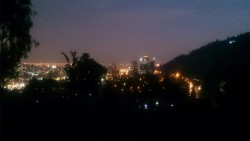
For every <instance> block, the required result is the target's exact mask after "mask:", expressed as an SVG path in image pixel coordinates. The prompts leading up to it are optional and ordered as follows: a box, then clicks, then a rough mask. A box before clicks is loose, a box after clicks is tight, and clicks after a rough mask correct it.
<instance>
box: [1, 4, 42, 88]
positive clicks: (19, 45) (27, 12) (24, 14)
mask: <svg viewBox="0 0 250 141" xmlns="http://www.w3.org/2000/svg"><path fill="white" fill-rule="evenodd" d="M33 15H35V11H34V10H33V9H32V4H31V0H2V1H1V23H0V58H1V61H0V69H1V71H0V72H1V73H0V78H1V84H2V85H3V81H4V79H5V78H9V77H14V76H15V74H16V67H17V65H18V63H19V62H20V60H21V58H23V57H24V58H26V57H27V53H28V52H29V51H30V50H31V47H32V45H33V44H34V45H35V46H38V44H39V43H38V42H37V41H35V40H34V39H32V37H31V35H30V28H31V27H32V26H33V23H32V16H33Z"/></svg>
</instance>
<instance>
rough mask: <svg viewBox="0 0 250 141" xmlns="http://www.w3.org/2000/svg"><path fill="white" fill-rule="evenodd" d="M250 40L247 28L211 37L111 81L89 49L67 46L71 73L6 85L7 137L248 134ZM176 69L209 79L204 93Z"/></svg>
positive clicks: (3, 108)
mask: <svg viewBox="0 0 250 141" xmlns="http://www.w3.org/2000/svg"><path fill="white" fill-rule="evenodd" d="M249 41H250V36H249V33H245V34H242V35H239V36H237V37H232V38H228V39H227V40H224V41H215V42H212V43H210V44H208V45H206V46H204V47H202V48H200V49H197V50H195V51H192V52H191V53H190V54H189V55H184V56H180V57H177V58H176V59H174V60H173V61H170V62H169V63H167V64H166V65H163V66H162V72H163V73H162V74H161V75H155V74H150V73H147V74H138V73H132V74H130V75H129V76H123V77H119V78H116V79H114V80H105V81H103V80H102V77H103V76H104V75H105V74H106V73H107V72H106V69H105V68H104V67H103V66H101V65H100V64H98V63H97V62H95V60H93V59H92V58H90V56H89V55H88V54H86V53H85V54H82V56H81V57H79V58H78V57H76V52H71V58H70V57H68V56H67V55H66V54H65V53H63V54H64V56H65V58H66V60H67V61H68V64H67V65H66V66H65V71H66V73H67V76H68V79H67V80H65V81H56V80H53V79H44V80H36V79H32V80H30V82H29V85H27V86H26V88H25V89H24V90H23V91H22V92H20V91H16V92H15V91H6V90H2V92H3V95H2V99H1V129H2V139H3V140H14V139H31V140H77V139H89V140H96V139H99V140H103V139H108V138H113V139H115V140H128V139H136V140H140V139H142V138H147V137H149V136H150V137H153V138H157V137H158V138H161V137H165V138H167V137H173V135H174V134H183V133H185V134H187V135H188V134H194V132H195V134H199V135H206V134H207V133H208V132H210V133H212V136H216V135H221V136H223V134H222V133H220V131H221V130H223V131H226V133H227V135H226V137H228V134H230V133H232V134H233V133H235V132H238V131H240V133H241V134H244V133H245V132H244V130H243V129H244V128H245V126H247V125H248V123H249V119H248V113H249V102H248V101H249V95H248V94H249V92H248V91H249V90H248V88H249V78H250V77H249V68H250V67H249V61H248V56H249ZM183 58H184V59H183ZM71 60H72V61H71ZM70 62H72V63H70ZM173 72H180V73H182V74H183V76H184V75H185V76H189V77H191V78H196V79H199V80H202V86H203V87H202V93H201V94H200V96H199V98H197V97H192V95H190V91H189V89H188V85H187V84H186V83H184V81H182V80H181V79H177V78H175V77H174V76H173V75H170V74H171V73H173ZM210 129H211V130H210ZM236 129H237V130H236ZM194 130H195V131H194ZM174 137H175V138H178V137H176V136H174Z"/></svg>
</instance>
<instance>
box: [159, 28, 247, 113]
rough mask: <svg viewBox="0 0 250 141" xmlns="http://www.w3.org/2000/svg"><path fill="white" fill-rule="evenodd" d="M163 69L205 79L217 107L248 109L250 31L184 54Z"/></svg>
mask: <svg viewBox="0 0 250 141" xmlns="http://www.w3.org/2000/svg"><path fill="white" fill-rule="evenodd" d="M162 70H163V71H165V72H167V73H173V72H176V71H179V72H181V73H182V74H185V75H187V76H189V77H193V78H199V79H201V80H202V81H203V82H204V87H205V90H206V93H207V95H209V97H210V98H211V102H212V103H215V105H216V106H220V107H224V108H225V107H227V108H228V107H230V110H232V108H235V110H236V111H239V110H241V109H245V108H246V104H247V101H246V99H247V98H248V97H249V96H248V94H247V92H246V91H248V90H247V88H248V86H249V84H250V82H249V78H250V74H249V72H250V32H247V33H244V34H240V35H238V36H236V37H229V38H227V39H225V40H222V41H219V40H216V41H214V42H211V43H208V44H207V45H205V46H202V47H200V48H198V49H196V50H193V51H191V52H190V53H189V54H187V55H180V56H178V57H176V58H175V59H173V60H171V61H169V62H168V63H166V64H164V65H162ZM236 107H237V108H236ZM228 109H229V108H228Z"/></svg>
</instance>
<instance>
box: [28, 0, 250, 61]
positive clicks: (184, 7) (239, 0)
mask: <svg viewBox="0 0 250 141" xmlns="http://www.w3.org/2000/svg"><path fill="white" fill-rule="evenodd" d="M32 2H33V8H34V10H36V11H37V13H38V14H37V15H36V16H35V17H34V18H33V22H34V26H33V28H32V30H31V34H32V36H33V37H34V38H35V39H36V40H38V41H39V42H40V46H39V47H37V48H33V49H32V51H31V52H30V53H29V59H26V60H24V61H23V62H65V59H64V57H63V56H62V55H61V53H60V52H62V51H63V52H66V53H68V54H69V51H70V50H72V51H77V52H78V55H81V54H82V53H83V52H88V53H90V56H91V57H93V58H94V59H95V60H96V61H98V62H99V63H102V64H112V63H114V62H115V63H118V64H120V63H131V61H132V60H138V59H139V57H141V56H143V55H148V56H150V57H156V60H157V61H156V62H158V63H166V62H167V61H169V60H171V59H173V58H174V57H176V56H178V55H180V54H186V53H188V52H189V51H191V50H193V49H196V48H199V47H201V46H202V45H205V44H207V43H208V42H211V41H214V40H216V39H219V40H222V39H225V38H226V37H229V36H234V35H237V34H240V33H244V32H248V31H250V30H249V29H250V28H249V27H250V14H249V13H250V0H191V1H189V0H32Z"/></svg>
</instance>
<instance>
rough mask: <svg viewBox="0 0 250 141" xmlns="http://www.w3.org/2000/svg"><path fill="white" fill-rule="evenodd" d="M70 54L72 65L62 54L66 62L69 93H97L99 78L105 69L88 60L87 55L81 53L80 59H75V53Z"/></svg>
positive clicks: (90, 59)
mask: <svg viewBox="0 0 250 141" xmlns="http://www.w3.org/2000/svg"><path fill="white" fill-rule="evenodd" d="M70 53H71V58H72V63H70V59H69V57H68V56H67V55H66V54H65V53H62V54H63V55H64V56H65V58H66V60H67V64H66V65H65V71H66V73H67V75H68V78H69V81H70V83H69V84H70V89H71V92H80V93H85V94H89V93H97V92H98V88H100V80H101V76H103V75H104V74H105V73H106V68H105V67H103V66H102V65H100V64H99V63H97V62H96V61H95V60H94V59H92V58H90V56H89V54H87V53H83V54H82V56H81V57H80V58H79V57H76V52H72V51H71V52H70Z"/></svg>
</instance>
